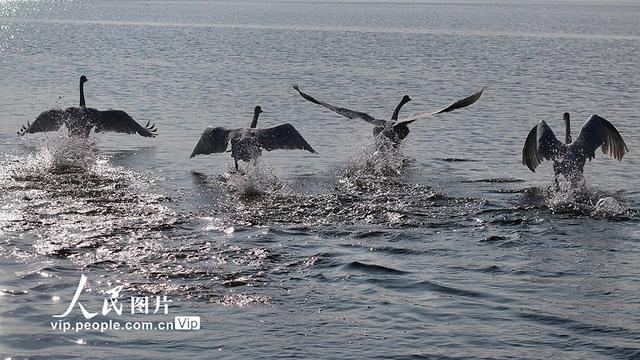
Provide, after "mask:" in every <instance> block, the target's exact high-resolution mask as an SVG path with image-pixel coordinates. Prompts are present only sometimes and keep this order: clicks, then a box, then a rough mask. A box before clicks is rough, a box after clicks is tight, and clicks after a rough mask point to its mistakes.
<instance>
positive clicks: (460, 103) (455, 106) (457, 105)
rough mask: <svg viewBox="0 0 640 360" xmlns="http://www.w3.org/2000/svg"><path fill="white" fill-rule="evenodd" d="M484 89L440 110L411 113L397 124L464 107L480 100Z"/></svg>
mask: <svg viewBox="0 0 640 360" xmlns="http://www.w3.org/2000/svg"><path fill="white" fill-rule="evenodd" d="M483 91H484V88H482V89H480V91H478V92H477V93H475V94H473V95H471V96H468V97H466V98H464V99H462V100H458V101H456V102H454V103H453V104H451V105H449V106H447V107H446V108H444V109H441V110H438V111H433V112H423V113H418V114H414V115H411V116H409V117H407V118H404V119H402V120H399V121H398V122H396V124H397V125H399V124H409V123H412V122H414V121H416V120H419V119H423V118H427V117H429V116H432V115H435V114H440V113H445V112H450V111H453V110H457V109H461V108H463V107H467V106H469V105H471V104H473V103H475V102H476V101H478V99H480V96H482V92H483Z"/></svg>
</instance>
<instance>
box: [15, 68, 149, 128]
mask: <svg viewBox="0 0 640 360" xmlns="http://www.w3.org/2000/svg"><path fill="white" fill-rule="evenodd" d="M85 82H87V78H86V76H84V75H82V76H81V77H80V106H79V107H70V108H67V109H65V110H61V109H54V110H46V111H44V112H42V113H41V114H40V115H38V117H37V118H36V120H35V121H34V122H33V123H29V122H27V124H26V125H23V126H22V128H20V130H18V136H23V135H25V134H33V133H37V132H47V131H58V130H59V129H60V127H62V125H65V127H66V128H67V129H68V130H69V136H84V137H86V136H89V133H90V132H91V130H92V129H93V130H94V131H95V132H96V133H98V132H116V133H124V134H138V135H141V136H144V137H155V136H156V135H157V134H156V131H157V129H156V128H155V124H153V125H151V126H149V124H150V122H149V121H147V124H146V125H145V126H142V125H140V124H138V123H137V122H136V121H135V120H134V119H133V118H132V117H131V116H130V115H129V114H127V113H126V112H124V111H122V110H111V109H109V110H97V109H93V108H88V107H86V106H85V99H84V83H85Z"/></svg>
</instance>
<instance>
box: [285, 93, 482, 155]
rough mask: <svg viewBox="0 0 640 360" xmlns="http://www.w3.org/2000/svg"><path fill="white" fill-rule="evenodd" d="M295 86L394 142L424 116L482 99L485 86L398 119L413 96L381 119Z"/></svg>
mask: <svg viewBox="0 0 640 360" xmlns="http://www.w3.org/2000/svg"><path fill="white" fill-rule="evenodd" d="M293 88H294V89H295V90H296V91H297V92H298V93H299V94H300V96H302V97H303V98H305V99H306V100H308V101H310V102H312V103H314V104H318V105H322V106H324V107H326V108H327V109H329V110H331V111H333V112H335V113H337V114H339V115H342V116H344V117H346V118H349V119H354V120H355V119H359V120H364V121H366V122H368V123H370V124H372V125H374V130H373V134H374V136H378V135H379V134H382V135H383V136H385V137H387V138H389V139H391V140H393V141H394V142H396V143H398V142H400V141H401V140H403V139H404V138H405V137H407V135H409V127H408V126H407V125H409V124H411V123H412V122H414V121H416V120H419V119H424V118H428V117H430V116H432V115H436V114H440V113H445V112H450V111H453V110H456V109H461V108H463V107H467V106H469V105H471V104H473V103H475V102H476V101H478V99H480V96H482V92H483V91H484V88H482V89H481V90H480V91H478V92H477V93H475V94H473V95H471V96H468V97H466V98H464V99H462V100H458V101H456V102H454V103H453V104H451V105H449V106H447V107H445V108H443V109H440V110H438V111H433V112H423V113H418V114H414V115H411V116H409V117H406V118H403V119H400V120H398V113H399V111H400V108H401V107H402V106H403V105H404V104H406V103H407V102H409V101H411V98H409V96H407V95H405V96H404V97H403V98H402V100H401V101H400V103H399V104H398V106H397V107H396V110H395V111H394V114H393V116H392V117H391V120H381V119H376V118H374V117H373V116H371V115H369V114H367V113H364V112H360V111H354V110H349V109H346V108H342V107H339V106H335V105H331V104H329V103H326V102H324V101H320V100H318V99H316V98H314V97H312V96H310V95H308V94H306V93H304V92H302V91H301V90H300V88H299V87H298V85H297V84H293Z"/></svg>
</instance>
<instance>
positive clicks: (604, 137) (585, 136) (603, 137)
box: [571, 115, 629, 161]
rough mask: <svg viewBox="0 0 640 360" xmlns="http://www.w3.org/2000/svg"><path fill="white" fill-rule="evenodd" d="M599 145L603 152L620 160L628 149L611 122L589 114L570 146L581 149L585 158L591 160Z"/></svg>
mask: <svg viewBox="0 0 640 360" xmlns="http://www.w3.org/2000/svg"><path fill="white" fill-rule="evenodd" d="M600 146H602V153H603V154H605V155H607V156H609V157H612V158H614V159H616V160H619V161H622V157H623V156H624V154H626V153H627V152H628V151H629V149H628V148H627V144H625V143H624V140H623V139H622V136H621V135H620V133H619V132H618V130H617V129H616V127H615V126H613V124H611V123H610V122H609V121H607V120H606V119H604V118H602V117H600V116H598V115H591V117H590V118H589V120H587V122H586V123H585V124H584V126H583V127H582V130H580V135H578V138H577V139H576V141H574V142H573V143H572V144H571V147H573V148H574V149H576V150H579V151H582V152H583V153H584V155H585V156H586V157H587V159H589V160H591V159H593V158H594V157H595V156H596V150H597V149H598V147H600Z"/></svg>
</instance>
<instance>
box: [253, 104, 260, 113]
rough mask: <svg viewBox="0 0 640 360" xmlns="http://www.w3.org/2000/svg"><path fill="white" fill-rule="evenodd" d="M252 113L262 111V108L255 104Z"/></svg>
mask: <svg viewBox="0 0 640 360" xmlns="http://www.w3.org/2000/svg"><path fill="white" fill-rule="evenodd" d="M253 113H254V114H260V113H262V108H261V107H260V106H256V107H255V109H253Z"/></svg>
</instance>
